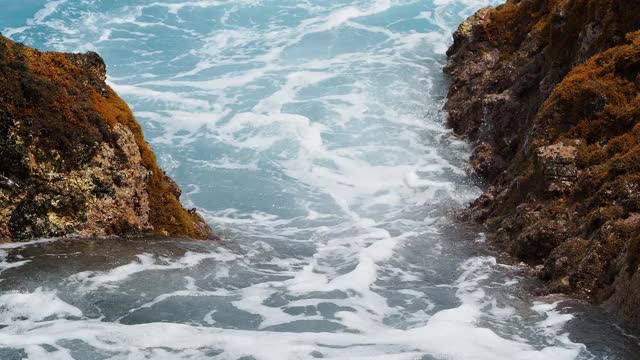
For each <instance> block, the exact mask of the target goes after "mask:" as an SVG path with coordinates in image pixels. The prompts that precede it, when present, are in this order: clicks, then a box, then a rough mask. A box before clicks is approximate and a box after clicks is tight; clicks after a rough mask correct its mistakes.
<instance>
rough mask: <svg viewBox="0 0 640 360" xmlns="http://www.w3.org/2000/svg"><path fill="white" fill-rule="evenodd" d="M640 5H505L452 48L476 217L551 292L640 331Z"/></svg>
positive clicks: (580, 0)
mask: <svg viewBox="0 0 640 360" xmlns="http://www.w3.org/2000/svg"><path fill="white" fill-rule="evenodd" d="M638 29H640V2H638V1H627V0H609V1H599V0H508V1H507V2H506V4H504V5H502V6H500V7H498V8H495V9H494V8H485V9H482V10H480V11H479V12H478V13H477V14H475V15H474V16H472V17H471V18H469V19H468V20H467V21H465V22H464V23H463V24H462V25H460V27H459V28H458V30H457V31H456V33H455V35H454V44H453V46H452V47H451V48H450V49H449V51H448V56H449V61H448V64H447V66H446V68H445V71H446V72H447V73H448V74H449V75H450V76H451V87H450V90H449V95H448V103H447V109H448V111H449V118H448V122H449V125H450V126H451V127H452V128H453V129H454V131H455V132H456V133H458V134H460V135H462V136H465V137H467V138H468V139H470V140H472V141H474V142H475V143H476V147H475V150H474V152H473V155H472V157H471V161H470V163H471V165H472V167H473V168H474V170H475V172H476V173H477V174H478V175H479V176H480V177H481V178H483V179H484V180H485V181H486V182H487V183H488V185H490V186H489V187H488V190H487V191H486V193H485V194H483V195H482V196H481V197H480V198H479V199H478V200H477V201H475V202H474V203H473V204H472V206H471V209H470V211H469V214H470V215H471V216H473V217H474V218H475V219H476V220H478V221H481V222H484V223H485V224H486V225H487V227H488V228H489V230H491V232H492V234H493V236H492V240H493V242H494V243H495V244H497V245H498V246H499V247H500V248H502V249H505V250H507V251H508V252H510V253H511V254H513V255H515V256H517V257H518V258H520V259H522V260H525V261H527V262H529V263H530V264H532V265H538V266H539V269H540V276H541V277H542V278H543V279H545V280H547V281H548V283H547V284H548V286H547V291H550V292H569V293H584V294H588V295H590V296H591V297H592V298H593V299H595V300H596V301H600V302H606V303H607V304H610V305H612V307H613V308H615V309H618V310H619V311H620V312H621V313H622V314H623V315H625V316H626V317H627V318H628V319H630V320H633V321H636V322H638V321H640V297H639V296H638V294H640V272H639V271H638V264H640V125H639V122H640V32H639V31H638Z"/></svg>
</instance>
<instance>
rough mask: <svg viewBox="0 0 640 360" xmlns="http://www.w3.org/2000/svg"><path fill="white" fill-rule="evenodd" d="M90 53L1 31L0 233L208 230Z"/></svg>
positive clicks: (196, 234) (23, 236)
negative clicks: (34, 44)
mask: <svg viewBox="0 0 640 360" xmlns="http://www.w3.org/2000/svg"><path fill="white" fill-rule="evenodd" d="M105 79H106V66H105V64H104V61H103V60H102V58H100V56H99V55H98V54H96V53H93V52H89V53H87V54H63V53H55V52H40V51H38V50H35V49H31V48H28V47H26V46H23V45H21V44H16V43H14V42H12V41H10V40H9V39H6V38H4V37H2V36H1V35H0V159H2V161H0V241H21V240H29V239H34V238H39V237H55V236H65V235H71V234H78V235H84V236H105V235H119V236H131V235H141V234H157V235H165V236H175V237H191V238H197V239H206V238H214V237H215V236H214V235H213V234H212V232H211V230H210V229H209V227H208V226H207V224H206V223H205V221H204V220H203V218H202V217H201V216H200V215H198V214H197V213H196V212H195V211H194V210H192V211H187V210H185V209H184V208H183V207H182V205H180V202H179V197H180V190H179V188H178V187H177V185H176V184H175V183H174V182H173V180H171V179H170V178H168V177H167V176H166V175H165V173H164V172H163V171H162V170H161V169H160V168H159V167H158V165H157V164H156V160H155V156H154V154H153V151H152V150H151V147H150V146H149V145H148V144H147V143H146V142H145V141H144V138H143V136H142V131H141V128H140V125H139V124H138V123H137V122H136V120H135V119H134V117H133V115H132V113H131V111H130V110H129V108H128V106H127V105H126V104H125V103H124V101H122V100H121V99H120V98H119V97H118V95H117V94H116V93H115V92H113V90H112V89H111V88H109V86H108V85H106V84H105Z"/></svg>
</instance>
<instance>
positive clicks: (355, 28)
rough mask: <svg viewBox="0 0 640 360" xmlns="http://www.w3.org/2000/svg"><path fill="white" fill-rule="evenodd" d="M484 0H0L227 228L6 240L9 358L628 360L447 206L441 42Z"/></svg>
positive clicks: (612, 327) (458, 173)
mask: <svg viewBox="0 0 640 360" xmlns="http://www.w3.org/2000/svg"><path fill="white" fill-rule="evenodd" d="M498 3H499V1H496V0H419V1H404V0H393V1H392V0H357V1H344V0H335V1H328V0H322V1H321V0H306V1H291V0H267V1H258V0H234V1H230V0H189V1H187V0H184V1H179V0H54V1H44V0H21V1H17V0H15V1H14V0H0V31H2V33H3V34H4V35H6V36H9V37H11V38H12V39H14V40H16V41H20V42H23V43H25V44H27V45H30V46H36V47H38V48H41V49H50V50H60V51H73V52H83V51H87V50H95V51H98V52H99V53H100V54H101V55H102V56H103V57H104V59H105V61H106V63H107V64H108V73H109V78H108V82H109V84H110V85H111V86H112V87H113V88H114V89H115V90H116V91H118V92H119V93H120V95H121V96H123V97H124V98H125V100H127V102H128V103H129V104H130V105H131V107H132V109H133V111H134V113H135V115H136V117H137V119H138V120H139V121H140V123H141V124H142V126H143V128H144V131H145V134H146V136H147V139H148V140H149V141H150V143H151V144H152V145H153V147H154V149H155V150H156V153H157V155H158V157H159V161H160V163H161V166H162V167H163V168H164V169H166V170H167V172H168V173H169V174H170V175H171V176H173V177H174V178H175V179H176V180H177V182H178V183H179V184H180V185H181V187H182V189H183V190H184V195H183V202H184V203H185V204H186V205H187V206H194V207H197V208H199V209H200V211H201V212H202V213H203V214H204V215H205V217H206V218H207V220H208V221H209V223H210V224H211V225H212V226H213V227H214V228H215V229H216V231H217V232H218V233H219V234H220V235H222V236H223V237H224V241H223V242H221V243H211V242H194V241H184V240H168V239H135V240H113V239H111V240H108V239H84V240H78V239H72V240H50V239H41V240H37V241H34V242H31V243H27V244H9V245H1V246H0V259H1V261H0V324H1V325H0V359H23V358H27V359H210V358H211V359H238V360H240V359H242V360H284V359H316V358H322V359H384V360H399V359H403V360H404V359H407V360H409V359H420V360H433V359H472V360H480V359H487V360H497V359H508V360H513V359H528V360H529V359H545V360H546V359H637V354H638V351H639V349H640V338H638V337H637V336H636V335H635V334H634V333H633V332H632V331H631V330H629V329H626V328H625V327H624V326H623V325H622V324H620V323H618V322H617V321H616V320H615V319H614V318H613V317H612V316H611V315H608V314H607V313H606V312H605V311H604V310H603V309H601V308H599V307H593V306H590V305H588V304H586V303H584V302H580V301H576V300H567V299H563V298H561V297H558V296H551V297H533V296H532V295H531V294H532V291H531V290H532V289H534V288H535V287H536V286H538V285H539V284H537V283H536V282H535V281H534V280H532V279H530V278H529V277H527V276H526V275H525V272H524V269H523V268H522V267H520V266H509V265H504V264H501V263H500V261H498V260H496V258H495V257H493V256H490V255H488V254H487V253H486V252H485V251H484V250H483V241H484V235H483V234H482V233H480V232H479V231H478V229H475V228H473V227H471V226H463V225H461V224H459V223H455V222H454V221H453V220H452V219H451V216H450V215H449V214H450V212H451V210H455V209H459V208H462V207H464V206H465V204H467V203H468V202H469V201H470V200H472V199H474V198H475V197H476V196H477V195H479V194H480V189H479V188H478V187H477V186H476V184H475V183H474V182H473V181H472V180H471V179H470V178H469V177H468V176H467V173H466V171H465V161H466V159H467V157H468V152H469V145H468V144H466V143H465V142H463V141H461V140H460V139H456V138H455V137H454V136H452V134H451V132H450V131H449V130H447V129H446V128H445V127H444V126H443V120H444V117H445V114H444V113H443V112H442V105H443V102H444V96H445V94H446V88H447V82H446V79H445V78H444V76H443V74H442V70H441V68H442V66H443V64H444V62H445V60H446V57H445V54H444V53H445V51H446V48H447V46H448V45H449V44H450V42H451V34H452V32H453V31H454V29H455V27H456V26H457V24H459V23H460V22H461V21H462V20H463V19H464V18H465V17H466V16H468V15H470V14H472V13H473V12H474V11H475V10H477V9H479V8H480V7H483V6H487V5H496V4H498Z"/></svg>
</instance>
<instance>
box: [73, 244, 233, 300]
mask: <svg viewBox="0 0 640 360" xmlns="http://www.w3.org/2000/svg"><path fill="white" fill-rule="evenodd" d="M136 258H137V261H134V262H131V263H128V264H126V265H121V266H118V267H115V268H113V269H111V270H108V271H84V272H80V273H77V274H75V275H73V276H71V277H70V278H69V279H68V280H69V281H71V282H79V283H81V284H82V285H81V287H80V289H81V290H82V291H84V292H88V291H92V290H97V289H99V288H109V289H115V288H117V287H118V286H119V283H121V282H122V281H124V280H127V279H128V278H130V277H131V276H132V275H134V274H138V273H141V272H143V271H168V270H175V269H187V268H191V267H194V266H197V265H199V264H200V263H201V262H202V261H204V260H207V259H214V260H217V261H221V262H226V261H232V260H234V259H236V258H237V255H234V254H231V253H230V252H227V251H220V252H209V253H194V252H187V253H185V255H184V256H183V257H180V258H178V259H170V258H162V257H161V258H157V257H155V256H153V255H152V254H140V255H137V256H136Z"/></svg>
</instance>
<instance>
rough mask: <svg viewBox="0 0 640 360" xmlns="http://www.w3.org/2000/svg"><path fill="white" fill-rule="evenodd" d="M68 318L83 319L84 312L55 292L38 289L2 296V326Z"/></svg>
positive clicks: (0, 321)
mask: <svg viewBox="0 0 640 360" xmlns="http://www.w3.org/2000/svg"><path fill="white" fill-rule="evenodd" d="M67 316H74V317H81V316H82V311H80V309H78V308H76V307H75V306H72V305H69V304H67V303H66V302H64V301H62V300H60V298H58V296H57V295H56V292H55V291H49V290H45V289H43V288H37V289H36V290H35V291H33V292H20V291H8V292H4V293H2V294H1V295H0V324H10V323H13V322H15V321H18V320H20V321H24V320H29V321H42V320H45V319H49V318H54V317H57V318H61V317H67Z"/></svg>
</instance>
